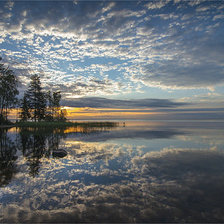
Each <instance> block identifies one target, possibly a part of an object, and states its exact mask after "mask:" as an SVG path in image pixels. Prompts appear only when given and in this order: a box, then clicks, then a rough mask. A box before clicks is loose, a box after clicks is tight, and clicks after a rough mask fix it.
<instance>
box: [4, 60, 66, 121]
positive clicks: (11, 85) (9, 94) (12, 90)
mask: <svg viewBox="0 0 224 224" xmlns="http://www.w3.org/2000/svg"><path fill="white" fill-rule="evenodd" d="M0 61H1V57H0ZM18 84H19V81H18V79H17V77H16V76H15V74H14V72H13V71H12V70H10V69H9V68H8V67H5V66H4V64H3V63H0V124H7V123H9V121H8V118H7V117H8V113H9V110H10V109H11V108H15V107H19V108H21V110H20V114H19V118H20V120H21V121H29V120H32V121H35V122H37V121H65V120H66V110H62V109H61V106H60V100H61V93H60V91H56V92H51V91H48V92H45V91H43V89H42V86H41V81H40V77H39V76H38V75H32V76H31V81H30V84H29V87H28V89H27V90H26V91H25V92H24V96H23V98H22V99H21V100H19V99H18V98H17V95H18V94H19V91H18Z"/></svg>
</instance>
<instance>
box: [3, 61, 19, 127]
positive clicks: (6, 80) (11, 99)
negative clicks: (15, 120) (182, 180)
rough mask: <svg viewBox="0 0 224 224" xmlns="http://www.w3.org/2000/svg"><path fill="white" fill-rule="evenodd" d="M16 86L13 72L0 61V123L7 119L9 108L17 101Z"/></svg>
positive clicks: (16, 81) (16, 82)
mask: <svg viewBox="0 0 224 224" xmlns="http://www.w3.org/2000/svg"><path fill="white" fill-rule="evenodd" d="M1 60H2V58H1V57H0V61H1ZM17 87H18V80H17V77H16V76H15V74H14V72H13V71H12V70H10V69H9V68H6V67H5V66H4V64H2V63H0V124H1V123H4V122H5V121H7V115H8V112H9V109H10V108H11V107H12V106H14V105H15V104H16V103H17V98H16V95H18V94H19V91H18V89H17Z"/></svg>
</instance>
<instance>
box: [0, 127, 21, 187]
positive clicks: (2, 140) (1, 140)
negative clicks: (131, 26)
mask: <svg viewBox="0 0 224 224" xmlns="http://www.w3.org/2000/svg"><path fill="white" fill-rule="evenodd" d="M16 151H17V150H16V147H15V144H14V142H13V141H12V140H10V138H9V137H8V136H7V129H0V186H5V185H7V184H9V183H10V181H11V179H12V178H13V176H14V174H15V173H16V172H17V170H16V165H15V161H16V159H17V156H16Z"/></svg>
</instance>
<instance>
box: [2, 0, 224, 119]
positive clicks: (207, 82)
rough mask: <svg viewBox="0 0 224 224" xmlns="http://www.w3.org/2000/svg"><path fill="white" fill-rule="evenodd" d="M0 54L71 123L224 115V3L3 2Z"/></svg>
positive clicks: (22, 81) (22, 85)
mask: <svg viewBox="0 0 224 224" xmlns="http://www.w3.org/2000/svg"><path fill="white" fill-rule="evenodd" d="M0 34H1V35H0V56H1V57H2V58H3V62H4V63H5V64H6V65H9V67H10V68H11V69H13V70H14V71H15V73H16V75H17V76H18V77H19V80H20V87H19V89H20V96H19V97H22V95H23V92H24V90H25V89H26V88H27V86H28V85H29V82H30V76H31V75H32V74H38V75H40V77H41V82H42V86H43V88H44V89H45V90H49V89H51V90H53V91H54V90H60V91H61V93H62V96H63V100H62V105H63V106H64V107H65V108H67V110H68V117H69V118H70V119H73V118H74V119H224V113H223V112H224V107H223V105H224V38H223V37H224V1H207V0H206V1H202V0H195V1H189V0H188V1H180V0H174V1H172V0H163V1H37V0H36V1H2V0H1V1H0Z"/></svg>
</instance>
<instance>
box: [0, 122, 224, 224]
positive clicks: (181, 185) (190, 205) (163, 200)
mask: <svg viewBox="0 0 224 224" xmlns="http://www.w3.org/2000/svg"><path fill="white" fill-rule="evenodd" d="M56 149H64V150H66V152H67V155H66V156H65V157H63V158H59V157H54V156H53V155H52V152H53V151H54V150H56ZM223 201H224V122H215V121H210V122H193V121H186V122H157V121H154V122H147V121H135V122H126V124H125V126H123V123H121V125H120V126H119V127H115V128H86V129H83V128H81V127H78V128H68V129H65V130H63V129H54V130H46V129H45V130H44V129H42V130H40V129H39V130H35V131H34V130H27V129H22V130H19V129H15V128H12V129H9V130H8V131H7V130H1V132H0V222H132V223H133V222H224V203H223Z"/></svg>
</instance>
